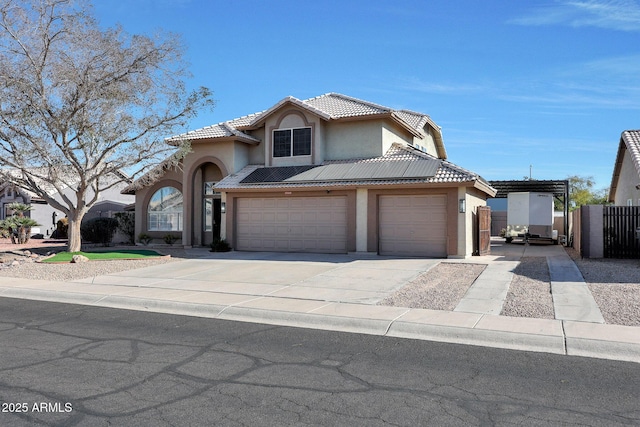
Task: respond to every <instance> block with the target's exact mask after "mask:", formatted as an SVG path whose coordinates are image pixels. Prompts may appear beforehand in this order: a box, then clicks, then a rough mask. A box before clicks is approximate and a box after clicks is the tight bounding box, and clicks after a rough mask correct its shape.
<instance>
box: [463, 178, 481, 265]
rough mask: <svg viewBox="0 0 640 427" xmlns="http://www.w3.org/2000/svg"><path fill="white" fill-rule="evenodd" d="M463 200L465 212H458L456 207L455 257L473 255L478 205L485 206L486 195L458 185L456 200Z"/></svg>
mask: <svg viewBox="0 0 640 427" xmlns="http://www.w3.org/2000/svg"><path fill="white" fill-rule="evenodd" d="M460 199H464V200H465V205H466V209H465V213H459V212H458V208H456V212H458V214H457V215H458V220H459V222H458V253H457V254H456V257H460V258H467V257H470V256H472V255H473V251H474V249H475V246H476V244H475V239H477V232H478V230H477V227H478V217H477V214H478V206H486V205H487V200H486V195H483V193H482V192H480V191H479V190H477V189H475V188H472V187H459V188H458V200H457V202H459V200H460Z"/></svg>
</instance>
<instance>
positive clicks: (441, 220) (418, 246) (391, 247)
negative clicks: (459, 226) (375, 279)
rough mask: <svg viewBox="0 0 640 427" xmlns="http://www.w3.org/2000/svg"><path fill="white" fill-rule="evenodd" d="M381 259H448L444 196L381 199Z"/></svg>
mask: <svg viewBox="0 0 640 427" xmlns="http://www.w3.org/2000/svg"><path fill="white" fill-rule="evenodd" d="M378 238H379V252H380V255H403V256H427V257H446V256H447V196H446V195H433V196H424V195H423V196H380V199H379V235H378Z"/></svg>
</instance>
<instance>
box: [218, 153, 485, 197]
mask: <svg viewBox="0 0 640 427" xmlns="http://www.w3.org/2000/svg"><path fill="white" fill-rule="evenodd" d="M366 165H369V166H366ZM376 165H377V166H379V167H371V166H376ZM409 168H411V169H409ZM284 169H285V168H281V167H270V168H265V167H263V166H261V165H249V166H246V167H245V168H243V169H242V170H240V171H239V172H238V173H236V174H232V175H229V176H227V177H225V178H224V179H223V180H222V181H220V182H219V183H218V184H217V185H216V189H218V190H223V191H224V190H233V189H243V188H245V189H246V188H291V187H326V186H347V185H391V184H421V183H463V182H474V181H481V182H482V183H484V184H486V186H487V187H490V186H489V185H488V184H487V183H486V181H485V180H484V179H482V178H481V177H480V176H479V175H477V174H475V173H473V172H470V171H468V170H466V169H463V168H461V167H459V166H457V165H454V164H453V163H451V162H448V161H446V160H441V159H438V158H436V157H434V156H431V155H429V154H425V153H422V152H420V151H418V150H415V149H413V148H411V147H405V146H403V145H400V144H393V146H392V147H391V148H390V149H389V150H388V151H387V152H386V153H385V155H384V156H381V157H376V158H372V159H354V160H350V161H344V160H343V161H335V162H325V163H324V164H323V165H319V166H317V167H315V168H309V169H307V170H303V171H301V172H300V173H298V174H295V175H291V174H289V173H287V172H290V170H287V171H285V170H284ZM291 170H292V169H291ZM410 170H411V171H414V172H415V171H418V172H423V173H422V174H419V173H414V172H411V171H410ZM366 173H370V174H369V175H366ZM260 176H264V177H269V178H266V179H262V180H261V179H259V178H257V177H260ZM274 176H281V177H282V178H281V179H280V180H276V179H272V178H273V177H274ZM251 177H253V178H251ZM247 178H249V179H247Z"/></svg>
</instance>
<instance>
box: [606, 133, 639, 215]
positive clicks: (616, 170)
mask: <svg viewBox="0 0 640 427" xmlns="http://www.w3.org/2000/svg"><path fill="white" fill-rule="evenodd" d="M609 201H610V202H613V203H614V204H615V205H617V206H640V130H625V131H624V132H622V135H620V143H619V144H618V154H617V155H616V162H615V165H614V166H613V177H612V178H611V187H610V188H609Z"/></svg>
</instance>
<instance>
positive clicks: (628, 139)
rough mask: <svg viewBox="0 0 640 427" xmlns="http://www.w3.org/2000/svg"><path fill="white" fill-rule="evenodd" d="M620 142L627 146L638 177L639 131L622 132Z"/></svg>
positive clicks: (639, 168)
mask: <svg viewBox="0 0 640 427" xmlns="http://www.w3.org/2000/svg"><path fill="white" fill-rule="evenodd" d="M622 140H623V141H624V143H625V145H626V146H627V150H628V151H629V154H630V155H631V160H633V165H634V166H635V167H636V171H638V175H640V130H625V131H624V132H622Z"/></svg>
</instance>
